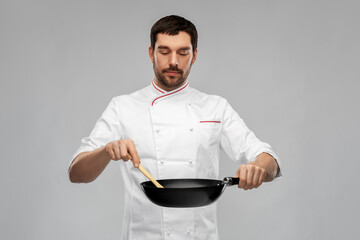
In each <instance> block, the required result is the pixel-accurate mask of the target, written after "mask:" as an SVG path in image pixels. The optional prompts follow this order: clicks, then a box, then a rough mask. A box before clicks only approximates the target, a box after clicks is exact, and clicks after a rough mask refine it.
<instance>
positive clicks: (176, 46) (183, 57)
mask: <svg viewBox="0 0 360 240" xmlns="http://www.w3.org/2000/svg"><path fill="white" fill-rule="evenodd" d="M149 56H150V59H151V62H152V63H153V68H154V73H155V83H156V84H157V85H158V86H159V87H161V88H162V89H164V90H166V91H171V90H174V89H176V88H178V87H180V86H181V85H182V84H183V83H184V82H185V81H186V79H187V77H188V75H189V73H190V69H191V66H192V64H193V63H194V62H195V60H196V56H197V50H195V52H193V49H192V45H191V38H190V35H189V34H188V33H186V32H179V34H177V35H174V36H170V35H167V34H163V33H159V34H158V35H157V39H156V43H155V49H152V47H149Z"/></svg>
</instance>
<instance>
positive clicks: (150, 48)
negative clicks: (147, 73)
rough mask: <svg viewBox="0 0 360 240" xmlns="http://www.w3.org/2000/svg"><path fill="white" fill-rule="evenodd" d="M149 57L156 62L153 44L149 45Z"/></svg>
mask: <svg viewBox="0 0 360 240" xmlns="http://www.w3.org/2000/svg"><path fill="white" fill-rule="evenodd" d="M149 57H150V60H151V62H152V63H154V50H153V48H152V47H151V46H149Z"/></svg>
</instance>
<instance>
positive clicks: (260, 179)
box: [255, 169, 266, 188]
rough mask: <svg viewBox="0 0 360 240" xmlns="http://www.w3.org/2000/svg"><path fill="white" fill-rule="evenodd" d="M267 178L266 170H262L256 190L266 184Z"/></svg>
mask: <svg viewBox="0 0 360 240" xmlns="http://www.w3.org/2000/svg"><path fill="white" fill-rule="evenodd" d="M265 176H266V172H265V170H263V169H262V170H261V171H259V178H258V180H257V183H256V186H255V188H258V187H260V186H261V184H262V183H263V182H264V179H265Z"/></svg>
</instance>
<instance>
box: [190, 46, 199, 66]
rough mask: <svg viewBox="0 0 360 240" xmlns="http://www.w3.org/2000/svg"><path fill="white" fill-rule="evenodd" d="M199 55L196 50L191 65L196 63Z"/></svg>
mask: <svg viewBox="0 0 360 240" xmlns="http://www.w3.org/2000/svg"><path fill="white" fill-rule="evenodd" d="M197 53H198V50H197V49H196V50H195V52H194V55H193V58H192V60H191V64H194V63H195V61H196V58H197Z"/></svg>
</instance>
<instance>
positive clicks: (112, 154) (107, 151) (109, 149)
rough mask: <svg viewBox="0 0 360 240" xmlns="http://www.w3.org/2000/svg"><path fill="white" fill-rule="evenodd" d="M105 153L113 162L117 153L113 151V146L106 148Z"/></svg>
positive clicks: (109, 145)
mask: <svg viewBox="0 0 360 240" xmlns="http://www.w3.org/2000/svg"><path fill="white" fill-rule="evenodd" d="M105 151H106V153H107V154H108V155H109V157H110V159H112V160H114V159H115V153H114V151H113V148H112V145H111V144H108V145H106V146H105Z"/></svg>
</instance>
